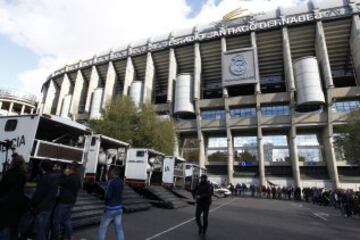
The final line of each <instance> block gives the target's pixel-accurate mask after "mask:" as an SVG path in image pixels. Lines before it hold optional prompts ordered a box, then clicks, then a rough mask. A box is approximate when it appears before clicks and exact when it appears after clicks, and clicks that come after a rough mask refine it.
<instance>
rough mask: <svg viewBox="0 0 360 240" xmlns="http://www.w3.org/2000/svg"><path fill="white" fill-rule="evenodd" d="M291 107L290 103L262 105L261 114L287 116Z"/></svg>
mask: <svg viewBox="0 0 360 240" xmlns="http://www.w3.org/2000/svg"><path fill="white" fill-rule="evenodd" d="M289 112H290V108H289V106H288V105H271V106H263V107H261V115H263V116H287V115H289Z"/></svg>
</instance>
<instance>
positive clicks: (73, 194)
mask: <svg viewBox="0 0 360 240" xmlns="http://www.w3.org/2000/svg"><path fill="white" fill-rule="evenodd" d="M80 188H81V177H80V174H79V172H78V167H77V165H76V164H75V163H74V164H71V165H68V166H67V167H66V168H65V170H64V175H63V176H62V178H61V179H60V192H59V198H58V202H57V205H56V208H55V212H54V220H53V228H52V239H54V240H57V239H60V229H61V227H64V232H65V236H66V237H67V238H68V239H72V235H73V229H72V225H71V211H72V208H73V207H74V204H75V202H76V198H77V195H78V193H79V190H80Z"/></svg>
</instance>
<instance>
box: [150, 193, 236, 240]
mask: <svg viewBox="0 0 360 240" xmlns="http://www.w3.org/2000/svg"><path fill="white" fill-rule="evenodd" d="M236 200H237V199H236V198H235V199H233V200H231V201H229V202H226V203H223V204H221V205H220V206H217V207H216V208H213V209H210V213H212V212H214V211H216V210H218V209H220V208H222V207H225V206H227V205H229V204H231V203H233V202H234V201H236ZM194 220H195V218H194V217H193V218H190V219H188V220H186V221H184V222H182V223H179V224H177V225H175V226H173V227H170V228H168V229H166V230H164V231H162V232H159V233H157V234H155V235H153V236H151V237H148V238H146V239H145V240H152V239H155V238H157V237H160V236H161V235H164V234H165V233H168V232H171V231H173V230H175V229H177V228H179V227H181V226H183V225H185V224H187V223H189V222H192V221H194Z"/></svg>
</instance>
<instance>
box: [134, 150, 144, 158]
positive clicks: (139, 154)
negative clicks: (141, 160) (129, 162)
mask: <svg viewBox="0 0 360 240" xmlns="http://www.w3.org/2000/svg"><path fill="white" fill-rule="evenodd" d="M136 156H137V157H143V156H145V151H137V152H136Z"/></svg>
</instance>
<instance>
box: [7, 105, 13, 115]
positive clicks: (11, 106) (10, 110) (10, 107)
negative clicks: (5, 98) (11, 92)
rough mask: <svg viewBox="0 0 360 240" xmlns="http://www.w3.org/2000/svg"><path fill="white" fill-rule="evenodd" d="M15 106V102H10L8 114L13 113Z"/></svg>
mask: <svg viewBox="0 0 360 240" xmlns="http://www.w3.org/2000/svg"><path fill="white" fill-rule="evenodd" d="M13 108H14V102H10V106H9V111H8V115H11V113H12V111H13Z"/></svg>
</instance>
